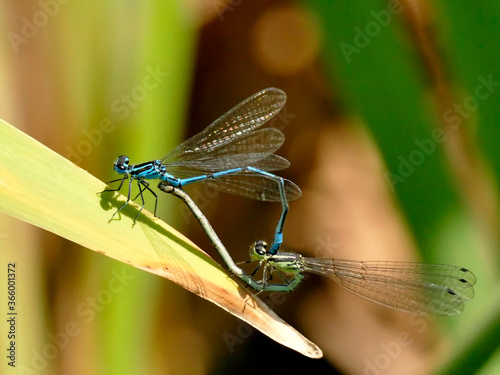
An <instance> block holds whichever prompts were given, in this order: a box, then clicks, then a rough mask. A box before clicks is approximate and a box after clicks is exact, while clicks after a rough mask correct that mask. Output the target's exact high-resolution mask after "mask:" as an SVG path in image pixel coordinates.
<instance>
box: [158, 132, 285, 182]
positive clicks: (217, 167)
mask: <svg viewBox="0 0 500 375" xmlns="http://www.w3.org/2000/svg"><path fill="white" fill-rule="evenodd" d="M284 141H285V136H284V135H283V133H281V132H280V131H279V130H278V129H273V128H266V129H261V130H257V131H254V132H250V133H248V134H246V135H244V136H243V137H241V138H239V139H237V140H235V141H234V142H231V143H228V144H226V145H225V147H219V148H217V149H214V150H212V151H211V152H206V153H201V154H198V153H197V154H196V155H186V157H185V158H183V159H182V160H177V161H172V162H168V163H166V164H165V165H166V167H167V170H168V172H169V173H172V174H174V175H175V174H176V173H175V172H176V171H181V170H183V169H188V170H197V171H200V172H202V174H203V173H204V172H216V171H223V170H227V169H231V168H238V167H246V166H254V167H255V166H256V165H257V163H258V162H259V161H261V160H262V159H265V158H266V157H267V156H269V155H271V154H272V153H273V152H275V151H276V150H277V149H279V148H280V147H281V145H282V144H283V142H284ZM271 159H273V158H271ZM271 159H269V160H271ZM281 159H282V160H285V161H286V159H283V158H281ZM286 164H288V162H287V161H286ZM281 165H282V166H283V164H281ZM256 168H258V167H256ZM278 169H282V168H278ZM266 170H268V169H266Z"/></svg>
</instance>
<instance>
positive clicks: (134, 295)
mask: <svg viewBox="0 0 500 375" xmlns="http://www.w3.org/2000/svg"><path fill="white" fill-rule="evenodd" d="M41 4H44V5H41ZM47 4H52V8H50V5H47ZM53 4H55V5H53ZM48 9H52V14H53V15H51V13H50V12H51V11H50V10H48ZM54 9H57V11H56V10H54ZM2 10H3V12H1V15H0V17H1V18H0V21H1V22H2V25H1V27H2V30H3V35H6V38H4V39H3V43H2V45H1V46H0V48H1V49H2V51H1V52H2V53H0V75H1V76H0V78H1V79H0V82H1V84H0V95H2V98H4V100H2V101H1V102H0V116H1V117H2V118H3V119H5V120H7V121H8V122H10V123H12V124H14V125H15V126H17V127H19V128H21V129H23V131H25V132H27V133H28V134H30V135H32V136H33V137H34V138H36V139H37V140H39V141H40V142H42V143H44V144H46V145H47V146H48V147H50V148H52V149H53V150H55V151H56V152H59V153H60V154H62V155H63V156H66V157H68V158H69V159H70V160H72V161H73V162H75V163H76V164H78V165H80V166H82V167H83V168H84V169H87V170H89V171H90V172H91V173H92V174H94V175H96V176H97V177H99V178H100V179H103V180H111V179H113V178H115V176H114V175H113V173H112V169H111V165H112V162H113V161H114V159H115V158H116V156H117V155H118V154H122V153H127V155H128V156H129V157H130V158H131V160H133V161H137V162H140V161H146V160H150V159H153V158H158V157H161V156H163V155H164V154H165V153H167V152H168V151H169V150H170V149H171V148H172V147H173V146H175V145H176V144H178V143H179V142H180V141H181V140H182V139H184V138H186V137H187V136H189V135H192V134H195V133H196V132H198V131H200V130H202V129H203V128H204V127H206V126H207V125H208V124H209V123H210V122H211V121H213V120H214V119H215V118H217V117H218V116H219V115H221V114H222V113H224V112H225V111H227V110H228V109H230V108H231V107H232V106H234V105H235V104H237V103H238V102H239V101H240V100H242V99H244V98H246V97H248V96H249V95H251V94H253V93H255V92H257V91H259V90H261V89H263V88H265V87H269V86H275V87H279V88H281V89H283V90H284V91H286V92H287V94H288V98H289V99H288V103H287V106H286V107H285V110H284V111H283V113H282V114H281V116H277V118H276V120H274V121H273V122H272V124H271V125H272V126H275V127H277V128H279V129H281V130H282V131H283V132H284V133H285V135H286V137H287V141H286V143H285V145H284V146H283V147H282V149H281V150H280V151H279V154H280V155H283V156H285V157H286V158H288V159H289V160H290V161H291V163H292V166H291V168H289V170H286V171H283V175H284V177H287V178H291V179H292V180H293V181H294V182H296V183H298V184H299V186H301V188H302V189H303V192H304V195H303V197H302V198H301V199H300V200H298V201H297V202H292V203H291V205H290V208H291V210H290V215H289V220H288V221H287V224H286V227H285V245H287V246H288V247H289V248H290V249H293V250H297V251H300V252H302V253H304V254H307V255H315V256H336V257H341V258H350V259H363V260H374V259H382V260H425V261H433V262H442V263H450V264H457V265H462V266H465V267H467V268H470V269H471V270H473V271H474V272H475V274H476V276H477V277H478V284H477V286H476V291H477V293H476V297H475V298H474V300H472V301H471V302H470V303H468V304H467V306H466V309H465V311H464V313H462V314H461V315H460V316H457V317H451V318H439V319H431V318H419V317H411V316H408V315H404V314H400V313H397V312H392V311H388V310H386V309H383V308H380V307H378V306H374V305H373V304H370V303H368V302H366V301H362V300H360V299H359V298H356V297H354V296H351V295H349V294H348V293H346V292H344V291H342V290H339V288H338V287H336V286H334V285H333V283H331V282H329V281H327V280H320V279H319V278H317V277H312V276H311V277H308V278H307V280H305V281H304V285H302V286H301V287H300V288H299V289H298V290H297V291H296V292H294V293H292V294H290V295H286V296H277V297H275V298H272V299H270V300H268V303H269V304H270V305H272V307H273V308H274V309H275V310H276V311H277V312H278V313H279V314H280V315H282V316H284V317H285V318H286V319H287V320H288V321H290V322H292V323H293V324H294V325H296V326H297V327H299V328H300V329H301V330H302V331H303V332H304V333H305V334H306V335H307V336H308V337H310V338H311V339H312V340H313V341H315V342H317V343H318V344H319V345H320V347H321V348H322V349H323V351H324V352H325V359H324V360H316V361H313V360H307V359H302V358H300V357H299V356H298V355H296V354H295V353H293V352H291V351H289V350H287V349H284V348H281V347H280V346H279V345H277V344H275V343H273V342H272V341H271V340H269V339H267V338H266V337H264V336H261V335H258V334H255V333H252V331H251V330H250V329H249V328H247V327H246V326H244V325H241V324H240V323H239V322H238V321H237V320H236V319H227V316H226V315H225V314H224V313H223V312H221V311H218V309H214V308H213V307H212V306H210V304H207V303H205V302H203V301H198V300H197V299H196V298H194V297H191V296H190V295H189V293H185V292H184V291H183V290H182V289H180V288H177V287H176V286H173V285H171V284H170V283H166V282H163V280H159V279H158V280H156V279H155V278H152V277H150V276H149V275H145V274H143V273H142V272H139V271H137V274H136V275H135V276H136V279H135V280H136V282H135V283H134V284H133V285H131V286H130V287H129V288H127V290H124V291H123V292H122V293H120V294H119V295H116V296H114V298H113V300H112V301H110V302H109V303H108V304H106V305H105V306H101V307H102V311H99V312H98V313H97V314H96V319H95V321H94V322H93V323H92V324H90V325H88V329H87V330H86V331H85V333H84V334H83V335H81V336H79V337H78V339H77V340H74V341H73V342H71V344H70V345H68V346H67V347H66V348H65V349H64V350H61V352H60V355H58V356H57V357H56V358H54V359H51V360H50V361H47V363H46V365H45V366H43V368H42V369H41V370H42V371H41V373H43V371H45V373H67V372H71V373H78V372H79V371H80V372H82V373H89V372H92V373H106V374H109V373H113V372H116V373H120V374H126V373H138V372H146V371H147V372H148V373H175V374H180V373H190V374H197V373H200V374H201V373H219V374H220V373H236V372H238V373H240V374H244V373H254V372H255V371H256V368H255V366H256V365H257V364H255V353H267V356H266V358H268V356H269V355H270V354H269V353H272V355H273V358H279V359H280V360H279V361H266V364H265V366H264V367H265V370H266V371H273V370H274V371H276V370H279V371H287V370H288V369H296V368H297V366H300V365H301V364H302V363H305V362H302V361H307V363H305V364H306V365H307V366H309V368H310V370H311V371H327V370H328V371H330V372H334V371H338V372H340V373H349V374H352V373H354V374H356V373H370V371H371V373H384V374H413V373H415V374H427V373H428V374H432V373H435V372H436V371H438V370H437V369H438V368H441V369H446V368H448V369H455V370H456V369H458V370H460V371H463V373H471V372H474V371H478V370H479V369H482V372H483V373H496V372H498V371H500V370H499V369H498V363H499V361H498V350H497V347H496V346H495V342H494V340H491V335H493V334H494V332H496V331H497V330H498V327H497V326H498V324H497V323H496V322H497V321H498V314H497V312H496V310H497V308H496V302H494V301H495V299H494V298H492V297H491V294H492V293H494V291H495V289H496V288H495V286H497V285H498V280H497V277H496V272H495V271H496V269H497V268H498V243H499V235H498V233H499V231H498V227H499V220H498V179H499V176H500V171H499V165H500V154H499V152H498V151H497V150H498V147H496V141H497V138H498V137H497V133H498V126H497V122H498V121H499V118H500V116H499V114H498V111H499V109H498V108H499V106H498V105H497V103H498V95H499V94H498V84H496V82H497V80H498V81H500V74H499V72H498V70H499V68H498V66H500V64H499V53H500V52H499V51H498V48H496V46H495V44H494V43H495V38H494V36H495V35H498V34H499V31H500V30H499V28H500V22H499V20H500V14H499V9H498V5H496V4H492V3H491V2H488V3H487V2H485V1H479V2H474V3H468V4H461V5H460V6H457V5H456V4H455V3H452V2H451V1H443V2H439V3H438V4H434V3H432V2H429V1H420V2H415V1H397V0H394V1H375V0H368V1H364V2H358V3H352V2H348V1H345V0H341V1H335V2H332V1H329V0H317V1H315V2H305V1H302V2H294V1H287V0H280V1H276V2H266V1H264V0H257V1H252V2H249V1H229V0H228V1H225V0H220V1H219V0H206V1H205V0H190V1H187V2H180V1H173V0H169V1H161V2H160V1H153V2H148V3H147V4H143V3H140V2H128V3H126V4H125V3H118V2H104V3H103V2H95V1H90V2H81V1H80V2H67V3H64V4H63V2H62V1H61V2H59V1H57V0H53V1H50V0H45V2H44V1H41V2H40V3H38V2H37V3H35V2H33V3H29V4H25V3H15V2H14V3H13V2H8V3H5V4H3V5H2ZM42 13H45V14H46V16H43V15H42ZM30 22H31V23H37V22H38V24H39V25H40V26H36V25H35V27H32V29H36V30H30V26H29V25H28V24H29V23H30ZM26 25H28V26H26ZM9 33H15V34H17V35H20V36H22V37H23V38H24V39H25V40H23V39H20V40H22V42H19V43H18V44H16V43H14V42H12V35H11V34H9ZM32 34H33V35H32ZM23 35H25V36H23ZM157 71H159V72H160V73H157V74H156V76H157V77H159V78H158V82H157V83H158V85H157V86H155V87H154V88H151V85H150V84H151V83H153V81H151V79H150V78H147V77H150V76H153V75H155V74H154V73H152V72H157ZM145 80H146V82H145ZM485 82H486V83H485ZM488 82H490V83H488ZM146 86H148V87H150V88H151V89H147V88H146ZM108 119H110V120H108ZM186 125H188V126H187V128H185V126H186ZM68 188H70V187H68ZM188 192H189V193H190V194H191V195H192V196H193V198H194V199H195V201H197V203H198V205H199V206H200V208H201V209H202V210H203V211H204V212H205V213H206V214H207V216H208V217H209V219H210V221H211V222H212V223H213V225H214V227H215V229H216V230H217V232H218V233H219V235H220V237H221V238H222V240H223V242H224V243H225V244H226V246H227V247H228V249H230V251H231V253H233V254H234V259H235V260H244V259H246V258H247V257H248V245H249V244H250V243H251V242H253V241H254V240H256V239H259V238H262V237H267V238H268V239H269V238H270V237H271V235H272V233H273V228H274V225H275V223H276V220H277V218H278V216H279V210H280V207H279V205H271V204H265V203H259V202H252V201H246V200H242V199H239V198H237V197H231V196H227V195H225V194H218V193H217V192H214V191H210V190H206V189H205V190H204V189H203V188H201V187H196V186H193V187H192V188H191V189H190V190H188ZM168 198H170V197H163V196H160V206H161V211H160V212H159V214H160V216H161V217H162V218H163V219H164V220H166V221H167V222H169V223H172V225H174V226H177V227H179V228H180V229H181V230H182V231H183V232H184V233H187V234H188V236H189V237H190V238H191V239H193V240H194V241H195V242H196V243H197V244H199V245H200V246H201V247H202V248H204V249H209V248H211V245H210V244H209V242H208V240H207V239H206V238H205V236H204V234H203V232H202V231H201V229H200V228H198V225H197V223H196V221H195V220H194V219H193V218H192V217H191V216H190V214H189V212H187V210H186V209H185V208H183V206H182V205H181V204H178V203H177V202H175V200H173V199H168ZM151 204H152V202H150V203H149V208H150V209H151V208H152V206H151ZM0 220H1V223H2V226H1V228H2V234H3V235H4V237H3V239H2V242H1V245H2V254H3V255H4V254H5V256H6V257H7V258H6V259H17V260H22V264H23V270H24V271H23V275H25V276H24V281H23V282H24V283H25V285H24V286H23V290H24V296H25V297H24V298H23V300H22V301H23V304H24V308H25V309H26V311H30V312H32V314H31V315H30V318H29V320H28V321H27V322H26V325H23V329H24V331H25V332H30V337H29V338H26V340H25V341H24V342H23V345H24V347H23V351H24V352H25V353H30V354H29V356H28V357H27V359H26V360H27V362H26V363H29V364H31V366H33V364H32V363H31V362H32V359H33V358H37V357H36V356H35V355H34V354H32V353H33V352H32V351H33V350H36V351H38V352H39V351H41V350H42V349H43V348H44V345H46V344H47V343H50V340H49V339H48V338H47V333H48V332H58V331H60V330H61V327H62V326H63V325H64V324H65V323H66V322H68V321H70V320H73V319H74V318H75V314H77V313H76V312H75V309H76V307H77V306H78V305H79V303H81V302H82V301H85V299H86V298H87V296H95V295H96V293H97V291H99V290H100V289H101V288H102V287H103V285H106V283H107V282H108V281H109V274H110V270H111V269H112V268H113V266H114V262H113V261H111V260H106V259H102V258H103V257H98V256H95V254H88V253H90V252H88V251H84V250H83V249H78V248H75V247H74V245H72V244H70V243H68V242H66V241H65V240H61V239H60V238H57V237H54V236H52V235H50V234H47V233H42V232H40V231H38V230H37V229H35V228H31V227H29V226H26V225H25V224H23V223H19V222H17V221H15V220H11V219H9V218H7V217H2V218H1V219H0ZM70 247H71V248H73V249H72V250H73V251H67V250H68V248H70ZM132 272H135V271H132ZM28 275H29V276H28ZM138 302H139V303H138ZM124 311H125V312H126V314H125V313H124ZM484 317H488V318H487V319H485V318H484ZM482 322H483V323H482ZM463 327H468V328H467V329H464V328H463ZM160 332H161V334H160ZM166 332H168V335H167V334H166ZM406 334H407V335H408V336H406ZM405 338H406V340H405ZM391 350H393V351H392V352H391ZM474 353H476V354H477V355H475V354H474ZM479 354H480V355H479ZM75 363H85V364H86V366H75ZM460 363H468V366H469V367H467V368H466V367H465V366H460ZM249 364H252V366H249ZM288 364H291V365H290V367H287V366H289V365H288ZM259 366H260V364H259ZM262 368H263V367H262V366H260V367H259V370H262ZM146 369H147V370H146ZM458 370H457V371H458ZM377 371H378V372H377ZM443 371H446V370H443Z"/></svg>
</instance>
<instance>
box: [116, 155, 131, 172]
mask: <svg viewBox="0 0 500 375" xmlns="http://www.w3.org/2000/svg"><path fill="white" fill-rule="evenodd" d="M129 164H130V159H129V158H128V156H126V155H120V156H118V159H116V161H115V163H114V164H113V169H114V170H115V171H117V172H118V173H123V172H126V171H127V170H128V166H129Z"/></svg>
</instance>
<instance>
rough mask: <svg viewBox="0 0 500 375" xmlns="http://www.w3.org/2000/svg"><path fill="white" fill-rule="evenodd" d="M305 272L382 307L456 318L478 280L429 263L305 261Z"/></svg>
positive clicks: (462, 270)
mask: <svg viewBox="0 0 500 375" xmlns="http://www.w3.org/2000/svg"><path fill="white" fill-rule="evenodd" d="M303 259H304V268H305V271H308V272H312V273H315V274H319V275H322V276H326V277H329V278H330V279H332V280H333V281H335V282H336V283H337V284H339V285H340V286H342V287H344V288H345V289H347V290H349V291H350V292H352V293H354V294H357V295H358V296H360V297H363V298H366V299H367V300H370V301H372V302H375V303H378V304H380V305H383V306H386V307H389V308H392V309H395V310H400V311H405V312H408V313H414V314H421V315H454V314H458V313H459V312H461V311H462V310H463V308H464V302H466V301H468V300H470V299H471V298H472V297H474V288H473V285H474V284H475V283H476V278H475V276H474V274H473V273H472V272H470V271H469V270H467V269H465V268H460V267H455V266H449V265H442V264H427V263H404V262H378V261H376V262H357V261H350V260H342V259H322V258H303Z"/></svg>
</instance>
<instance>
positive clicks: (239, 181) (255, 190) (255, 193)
mask: <svg viewBox="0 0 500 375" xmlns="http://www.w3.org/2000/svg"><path fill="white" fill-rule="evenodd" d="M199 183H200V184H205V185H208V186H210V187H211V188H213V189H216V190H219V191H223V192H225V193H229V194H232V195H237V196H240V197H244V198H250V199H254V200H258V201H265V202H281V196H280V191H279V187H278V183H277V182H276V181H274V180H271V179H268V178H265V177H262V176H260V175H256V174H253V173H251V172H247V173H238V174H234V175H228V176H224V177H220V178H217V179H215V180H211V179H207V180H203V181H200V182H199ZM285 193H286V198H287V200H288V201H293V200H295V199H298V198H300V197H301V196H302V191H301V190H300V188H299V187H298V186H297V185H295V184H294V183H293V182H292V181H290V180H286V179H285Z"/></svg>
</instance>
